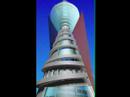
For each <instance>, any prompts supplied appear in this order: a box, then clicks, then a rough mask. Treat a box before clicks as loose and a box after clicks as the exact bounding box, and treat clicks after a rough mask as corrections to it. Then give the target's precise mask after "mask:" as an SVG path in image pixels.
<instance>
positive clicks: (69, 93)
mask: <svg viewBox="0 0 130 97" xmlns="http://www.w3.org/2000/svg"><path fill="white" fill-rule="evenodd" d="M45 92H46V93H45V94H43V95H42V97H93V96H92V95H90V94H91V87H90V86H73V85H72V86H59V87H58V86H57V87H47V88H46V90H45Z"/></svg>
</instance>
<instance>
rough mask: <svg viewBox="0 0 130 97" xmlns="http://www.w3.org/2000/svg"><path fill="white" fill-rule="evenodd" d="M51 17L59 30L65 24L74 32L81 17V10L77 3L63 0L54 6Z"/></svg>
mask: <svg viewBox="0 0 130 97" xmlns="http://www.w3.org/2000/svg"><path fill="white" fill-rule="evenodd" d="M50 18H51V21H52V23H53V25H54V27H55V28H56V30H57V32H59V31H60V30H61V28H62V26H63V25H64V24H65V25H67V26H69V28H70V32H73V30H74V27H75V25H76V23H77V21H78V19H79V11H78V8H77V7H76V6H75V5H73V4H72V3H70V2H68V1H66V0H63V1H62V2H60V3H58V4H56V5H55V6H54V7H53V8H52V10H51V13H50Z"/></svg>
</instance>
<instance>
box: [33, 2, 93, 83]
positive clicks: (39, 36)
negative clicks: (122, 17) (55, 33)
mask: <svg viewBox="0 0 130 97" xmlns="http://www.w3.org/2000/svg"><path fill="white" fill-rule="evenodd" d="M61 1H62V0H36V81H38V80H40V79H42V77H43V75H44V74H43V73H42V71H41V69H42V67H43V65H44V63H45V62H46V61H47V60H48V55H49V51H50V44H49V43H50V42H49V28H48V16H49V14H50V11H51V9H52V7H53V6H54V5H55V4H57V3H59V2H61ZM67 1H69V2H71V3H73V4H74V5H75V6H77V7H78V9H79V12H83V14H84V18H85V24H86V30H87V36H88V44H89V50H90V62H91V67H92V72H93V75H94V67H95V22H94V19H95V0H67Z"/></svg>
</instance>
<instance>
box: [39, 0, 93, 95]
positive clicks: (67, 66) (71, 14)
mask: <svg viewBox="0 0 130 97" xmlns="http://www.w3.org/2000/svg"><path fill="white" fill-rule="evenodd" d="M82 19H83V17H82V16H81V15H80V13H79V11H78V9H77V7H76V6H74V5H73V4H71V3H69V2H67V1H62V2H60V3H58V4H56V5H55V6H54V7H53V8H52V11H51V13H50V17H49V22H50V23H49V24H50V43H51V51H50V54H49V59H48V60H47V62H46V63H45V65H44V67H43V68H42V71H43V72H44V78H43V79H42V80H40V81H39V82H38V83H37V87H38V89H39V90H38V93H37V97H94V90H93V79H92V75H91V71H90V70H88V69H90V63H89V62H87V61H88V60H89V57H87V56H85V53H88V49H87V48H86V47H85V48H84V49H86V50H82V49H83V45H85V44H82V45H80V43H81V42H82V41H80V40H79V39H81V37H80V36H79V37H80V38H79V37H78V36H77V34H79V33H80V32H79V33H78V32H77V31H80V30H78V29H82V28H78V27H80V25H82V24H83V22H81V20H82ZM80 22H81V24H80ZM83 29H85V28H83ZM76 32H77V34H76ZM73 33H74V34H73ZM84 33H85V31H82V35H83V34H84ZM75 37H76V39H75ZM85 38H86V37H83V40H84V39H85ZM77 40H78V42H76V41H77ZM81 40H82V39H81ZM77 43H78V44H77ZM86 55H87V54H86ZM82 57H86V58H82ZM86 62H87V65H85V64H86ZM88 72H89V73H88Z"/></svg>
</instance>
